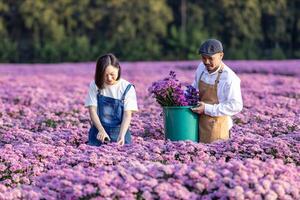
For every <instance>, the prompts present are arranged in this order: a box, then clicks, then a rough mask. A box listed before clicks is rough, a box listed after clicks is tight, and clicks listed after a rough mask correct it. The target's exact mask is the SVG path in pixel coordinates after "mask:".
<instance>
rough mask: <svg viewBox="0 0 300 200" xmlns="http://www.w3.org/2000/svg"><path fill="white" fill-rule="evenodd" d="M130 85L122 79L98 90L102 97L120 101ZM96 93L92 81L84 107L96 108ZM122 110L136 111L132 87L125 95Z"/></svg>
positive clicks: (134, 93)
mask: <svg viewBox="0 0 300 200" xmlns="http://www.w3.org/2000/svg"><path fill="white" fill-rule="evenodd" d="M129 84H130V83H129V82H128V81H126V80H124V79H122V78H121V79H120V80H119V81H118V82H117V83H116V84H114V85H109V86H105V88H104V89H102V90H100V93H101V94H102V95H103V96H106V97H111V98H114V99H122V95H123V93H124V92H125V89H126V87H127V86H128V85H129ZM97 93H98V87H97V85H96V84H95V81H94V80H93V81H92V82H91V83H90V87H89V91H88V94H87V96H86V99H85V106H86V107H88V106H96V107H97ZM124 110H131V111H138V106H137V99H136V92H135V89H134V87H133V86H131V87H130V89H129V90H128V92H127V93H126V95H125V101H124Z"/></svg>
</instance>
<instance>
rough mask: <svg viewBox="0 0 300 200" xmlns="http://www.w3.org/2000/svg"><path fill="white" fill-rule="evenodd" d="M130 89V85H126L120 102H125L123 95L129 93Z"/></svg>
mask: <svg viewBox="0 0 300 200" xmlns="http://www.w3.org/2000/svg"><path fill="white" fill-rule="evenodd" d="M130 87H131V84H128V85H127V87H126V89H125V91H124V93H123V95H122V98H121V100H122V101H124V100H125V95H126V94H127V92H128V91H129V89H130Z"/></svg>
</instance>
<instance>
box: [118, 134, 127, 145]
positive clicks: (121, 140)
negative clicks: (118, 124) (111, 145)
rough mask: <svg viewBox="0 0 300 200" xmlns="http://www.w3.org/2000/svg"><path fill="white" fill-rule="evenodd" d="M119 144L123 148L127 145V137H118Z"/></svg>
mask: <svg viewBox="0 0 300 200" xmlns="http://www.w3.org/2000/svg"><path fill="white" fill-rule="evenodd" d="M117 144H119V145H121V146H123V145H124V144H125V137H122V136H121V137H120V136H119V137H118V140H117Z"/></svg>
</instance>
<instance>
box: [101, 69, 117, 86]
mask: <svg viewBox="0 0 300 200" xmlns="http://www.w3.org/2000/svg"><path fill="white" fill-rule="evenodd" d="M118 73H119V69H118V68H116V67H114V66H112V65H108V66H107V67H106V69H105V73H104V82H105V84H107V85H114V84H115V83H116V82H117V78H118Z"/></svg>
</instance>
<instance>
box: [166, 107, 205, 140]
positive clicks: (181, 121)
mask: <svg viewBox="0 0 300 200" xmlns="http://www.w3.org/2000/svg"><path fill="white" fill-rule="evenodd" d="M191 107H192V106H170V107H163V114H164V128H165V138H166V139H170V140H171V141H178V140H191V141H195V142H198V129H199V128H198V127H199V122H198V120H199V116H198V114H196V113H194V112H192V111H191Z"/></svg>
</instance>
